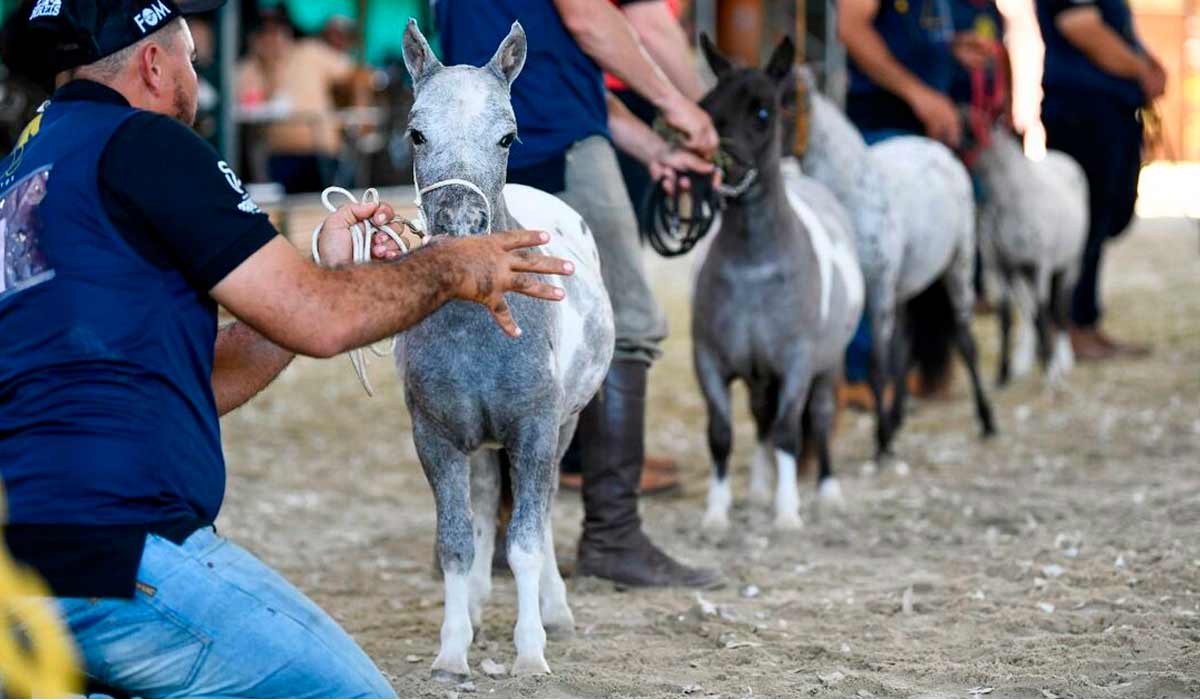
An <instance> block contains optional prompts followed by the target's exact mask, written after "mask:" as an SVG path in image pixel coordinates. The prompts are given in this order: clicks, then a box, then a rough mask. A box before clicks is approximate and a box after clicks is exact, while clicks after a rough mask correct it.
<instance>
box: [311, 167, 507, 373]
mask: <svg viewBox="0 0 1200 700" xmlns="http://www.w3.org/2000/svg"><path fill="white" fill-rule="evenodd" d="M416 176H417V173H416V166H415V165H414V166H413V182H414V183H416V182H417V177H416ZM451 186H455V187H466V188H467V189H468V190H470V191H471V192H473V193H475V194H476V195H478V196H479V198H480V199H482V200H483V204H484V207H486V211H487V224H486V227H485V229H484V232H485V233H491V231H492V221H493V219H492V202H491V200H490V199H489V198H488V196H487V195H486V194H484V192H483V190H481V189H479V186H478V185H476V184H475V183H473V182H470V181H468V180H462V179H459V178H450V179H447V180H439V181H437V182H435V183H433V184H432V185H429V186H427V187H421V186H419V185H418V186H417V187H416V195H415V196H414V197H413V205H415V206H416V208H417V218H416V220H415V221H413V220H410V219H406V218H404V217H402V216H395V217H393V218H392V220H391V221H390V222H388V223H386V224H383V225H381V226H375V225H374V224H373V223H371V221H370V220H364V221H360V222H359V223H357V224H354V225H353V226H351V227H350V240H351V242H352V244H353V248H354V253H353V257H352V258H351V259H352V260H353V262H354V264H355V265H362V264H364V263H368V262H370V261H371V241H372V239H373V238H374V236H375V233H376V232H383V233H385V234H387V236H388V237H389V238H391V239H392V241H394V242H395V243H396V245H398V246H400V252H401V253H402V254H408V253H409V252H411V251H412V249H413V248H414V246H410V245H409V244H408V243H407V242H406V241H405V240H404V238H403V237H402V236H401V235H400V234H398V233H396V231H395V230H394V229H392V227H391V224H396V223H399V224H402V225H403V227H404V229H407V230H408V231H411V232H412V233H413V234H414V235H416V237H417V238H418V239H419V243H418V244H417V246H415V247H419V246H422V245H425V244H426V243H427V242H428V241H429V238H430V234H429V233H428V231H429V226H428V222H427V221H426V220H425V212H424V210H423V209H422V208H421V195H424V194H428V193H429V192H432V191H433V190H436V189H441V188H442V187H451ZM334 195H338V196H341V197H344V198H345V199H346V200H347V203H349V204H379V190H377V189H375V188H374V187H368V188H367V189H366V190H364V191H363V196H362V200H361V201H360V200H359V199H357V198H356V197H355V196H354V195H353V194H352V193H351V192H350V191H349V190H347V189H345V188H344V187H326V188H325V191H324V192H322V193H321V204H322V205H324V207H325V208H326V209H327V210H329V212H331V213H332V212H335V211H337V210H338V206H337V205H336V204H334V203H333V201H332V198H333V196H334ZM324 228H325V222H324V221H322V222H320V223H318V224H317V226H316V228H314V229H313V234H312V256H313V260H314V261H315V262H316V263H317V264H318V265H319V264H321V251H320V246H319V245H318V243H319V241H320V239H321V232H322V231H323V230H324ZM367 348H368V349H369V350H370V351H371V354H372V355H374V356H375V357H387V355H386V354H384V353H382V352H380V351H379V350H378V349H377V348H376V347H375V346H374V345H368V346H367ZM391 349H392V351H393V352H394V351H395V349H396V339H395V338H392V347H391ZM347 354H348V355H349V356H350V364H351V365H353V366H354V374H356V375H357V376H358V382H359V383H360V384H362V387H363V389H365V390H366V392H367V396H375V389H374V388H373V387H372V386H371V380H370V379H368V378H367V356H366V354H365V353H364V352H363V348H355V349H354V350H351V351H350V352H349V353H347Z"/></svg>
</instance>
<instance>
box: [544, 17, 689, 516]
mask: <svg viewBox="0 0 1200 700" xmlns="http://www.w3.org/2000/svg"><path fill="white" fill-rule="evenodd" d="M612 3H613V4H614V5H616V6H617V7H619V8H621V13H622V14H624V15H625V19H627V20H629V24H630V25H631V26H632V27H633V29H634V32H636V33H637V36H638V39H640V40H641V42H642V46H644V47H645V48H646V53H648V54H649V55H650V58H652V59H654V62H655V63H657V64H658V65H659V67H660V68H662V70H663V73H664V74H666V76H667V79H668V80H670V81H671V84H672V85H674V86H675V87H676V88H677V89H678V90H679V91H680V92H681V93H683V95H684V96H685V97H687V98H688V99H689V100H692V101H694V102H699V101H700V98H702V97H704V85H703V84H702V83H701V82H700V77H699V75H698V74H697V72H696V67H695V65H694V64H693V63H694V62H693V60H692V56H691V52H690V50H689V48H688V40H687V35H686V34H685V33H684V31H683V27H682V26H681V25H680V23H679V13H680V9H681V8H680V3H679V0H612ZM604 86H605V87H606V88H607V89H608V91H609V93H610V94H611V95H613V96H614V97H616V98H617V99H618V100H620V101H621V103H622V104H623V105H625V106H626V107H627V108H628V109H629V112H630V113H632V114H633V116H635V117H637V118H638V119H640V120H641V121H642V122H643V123H645V124H648V125H649V124H653V123H654V120H655V119H656V118H657V117H658V114H659V112H658V108H657V107H655V106H654V105H653V104H651V102H650V101H649V100H647V99H646V98H644V97H642V96H641V95H639V94H638V93H637V91H635V90H631V89H630V88H629V86H628V85H626V84H625V83H624V82H622V81H621V79H620V78H617V77H616V76H614V75H613V74H611V73H605V75H604ZM617 163H618V164H619V165H620V166H621V178H622V179H623V180H624V181H625V189H626V190H628V191H629V199H630V200H631V202H632V203H633V206H634V209H635V210H636V209H637V208H639V207H641V206H642V202H643V201H644V200H645V197H646V191H647V190H648V189H649V188H650V187H651V186H652V185H653V181H652V180H651V178H650V171H649V170H648V169H647V168H646V165H645V164H644V163H642V162H641V161H639V160H638V159H637V158H635V157H633V156H631V155H629V154H628V153H626V152H624V151H622V150H618V151H617ZM582 469H583V465H582V455H581V453H580V450H579V435H578V434H576V436H575V440H573V441H572V443H571V447H570V449H569V450H568V451H567V454H566V455H565V456H564V457H563V463H562V471H561V474H560V479H561V486H562V488H565V489H569V490H574V491H577V490H579V489H580V488H581V487H582V483H583V473H582ZM678 489H679V469H678V466H677V465H676V464H675V461H674V460H672V459H670V458H668V457H656V456H650V455H647V456H646V459H645V460H644V464H643V466H642V480H641V491H642V493H643V494H645V495H653V494H661V493H667V492H672V491H677V490H678Z"/></svg>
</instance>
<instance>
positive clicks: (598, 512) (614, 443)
mask: <svg viewBox="0 0 1200 700" xmlns="http://www.w3.org/2000/svg"><path fill="white" fill-rule="evenodd" d="M647 369H648V367H647V366H646V365H645V364H644V363H641V362H635V361H622V360H618V361H614V362H613V364H612V367H610V368H609V371H608V376H607V377H606V378H605V380H604V386H603V387H602V388H601V389H600V393H599V394H598V395H597V396H596V398H595V399H593V400H592V402H591V403H590V404H588V406H587V408H585V409H584V410H583V413H582V414H581V415H580V420H579V434H580V438H581V440H582V447H583V512H584V516H583V535H582V536H581V537H580V539H579V556H578V559H577V564H576V574H577V575H579V576H595V577H596V578H602V579H607V580H609V581H612V582H614V583H617V584H620V585H624V586H631V587H632V586H688V587H693V588H708V587H711V586H714V585H716V584H718V583H719V582H720V576H719V575H718V574H717V572H715V571H712V570H709V569H693V568H691V567H688V566H684V565H683V564H680V563H679V562H677V561H675V560H674V559H672V558H671V557H670V556H668V555H667V554H666V553H664V552H663V551H662V550H660V549H659V548H658V547H656V546H654V544H653V543H652V542H650V539H649V538H647V537H646V534H645V533H644V532H642V520H641V517H640V516H639V515H638V482H639V481H640V480H641V476H642V462H643V458H644V456H645V455H644V445H645V443H644V435H643V433H644V430H645V415H646V371H647Z"/></svg>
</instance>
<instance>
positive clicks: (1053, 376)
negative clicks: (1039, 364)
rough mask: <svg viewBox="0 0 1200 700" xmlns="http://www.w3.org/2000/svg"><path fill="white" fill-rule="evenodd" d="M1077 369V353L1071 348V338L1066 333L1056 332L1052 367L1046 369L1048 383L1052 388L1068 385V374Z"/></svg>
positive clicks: (1051, 358) (1051, 359) (1051, 361)
mask: <svg viewBox="0 0 1200 700" xmlns="http://www.w3.org/2000/svg"><path fill="white" fill-rule="evenodd" d="M1074 367H1075V351H1074V349H1072V348H1071V338H1070V336H1069V335H1067V332H1066V331H1061V330H1060V331H1056V332H1055V335H1054V354H1053V355H1052V356H1051V357H1050V366H1049V367H1047V368H1046V383H1047V384H1049V385H1050V386H1052V387H1060V386H1063V385H1064V384H1066V381H1067V374H1068V373H1070V371H1071V370H1072V369H1073V368H1074Z"/></svg>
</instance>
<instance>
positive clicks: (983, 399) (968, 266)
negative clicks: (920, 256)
mask: <svg viewBox="0 0 1200 700" xmlns="http://www.w3.org/2000/svg"><path fill="white" fill-rule="evenodd" d="M974 265H975V246H974V241H971V245H970V246H962V247H960V248H959V250H958V251H957V253H956V254H955V259H954V260H953V261H952V262H951V264H950V269H949V270H948V271H947V273H946V275H945V276H944V277H943V280H945V282H946V291H947V292H948V293H949V295H950V303H951V304H952V305H953V306H954V315H955V323H956V325H957V332H956V333H955V344H956V345H957V346H958V351H959V354H961V355H962V359H963V362H964V363H966V365H967V371H968V373H970V375H971V386H972V388H973V389H974V392H975V412H976V413H977V414H978V416H979V423H980V424H981V426H982V430H983V435H984V437H990V436H992V435H995V434H996V425H995V423H994V422H993V420H992V406H991V403H989V402H988V398H987V392H986V391H984V388H983V382H982V381H980V379H979V357H978V352H977V351H976V349H975V337H974V336H973V335H972V334H971V317H972V315H973V314H974V313H975V287H974V285H973V283H972V279H971V278H972V276H973V275H972V271H973V269H974Z"/></svg>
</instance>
